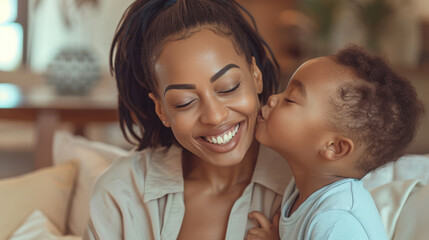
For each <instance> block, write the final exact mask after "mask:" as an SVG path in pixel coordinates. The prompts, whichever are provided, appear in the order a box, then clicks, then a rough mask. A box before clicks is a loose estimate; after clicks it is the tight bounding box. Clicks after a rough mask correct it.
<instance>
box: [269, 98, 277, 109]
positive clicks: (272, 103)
mask: <svg viewBox="0 0 429 240" xmlns="http://www.w3.org/2000/svg"><path fill="white" fill-rule="evenodd" d="M277 99H278V96H277V95H271V96H270V97H269V98H268V106H269V107H271V108H273V107H275V106H276V105H277Z"/></svg>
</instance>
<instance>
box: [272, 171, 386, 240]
mask: <svg viewBox="0 0 429 240" xmlns="http://www.w3.org/2000/svg"><path fill="white" fill-rule="evenodd" d="M298 194H299V192H298V190H297V188H296V186H295V180H294V179H293V180H292V181H291V183H290V184H289V186H288V187H287V188H286V191H285V194H284V196H283V202H282V210H281V211H282V212H281V218H280V223H279V231H280V238H281V239H288V240H308V239H321V240H322V239H323V240H327V239H329V240H331V239H339V240H344V239H347V240H351V239H359V240H364V239H368V240H384V239H387V235H386V232H385V230H384V226H383V223H382V221H381V218H380V215H379V213H378V211H377V208H376V206H375V203H374V201H373V199H372V197H371V195H370V193H369V192H368V191H367V190H366V189H365V188H364V187H363V186H362V182H361V181H359V180H356V179H351V178H347V179H343V180H340V181H337V182H334V183H332V184H330V185H328V186H325V187H323V188H321V189H319V190H317V191H316V192H314V193H313V194H311V195H310V197H309V198H308V199H307V200H305V202H304V203H302V204H301V206H299V208H298V209H297V210H296V211H295V212H293V213H292V215H291V216H290V217H287V216H288V215H289V211H290V208H291V206H292V204H293V202H294V201H295V199H296V198H297V197H298Z"/></svg>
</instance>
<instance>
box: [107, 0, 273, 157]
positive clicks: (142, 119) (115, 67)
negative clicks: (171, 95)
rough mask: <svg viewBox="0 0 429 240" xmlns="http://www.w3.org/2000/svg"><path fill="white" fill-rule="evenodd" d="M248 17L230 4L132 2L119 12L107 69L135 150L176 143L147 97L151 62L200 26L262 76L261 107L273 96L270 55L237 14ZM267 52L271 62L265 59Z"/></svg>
mask: <svg viewBox="0 0 429 240" xmlns="http://www.w3.org/2000/svg"><path fill="white" fill-rule="evenodd" d="M240 10H242V11H244V12H245V13H247V14H248V15H249V17H250V19H251V20H253V18H252V17H251V16H250V14H249V13H248V12H247V11H246V10H245V9H244V8H243V7H242V6H241V5H239V4H238V3H237V2H236V1H234V0H137V1H135V2H134V3H133V4H132V5H131V6H130V7H129V8H128V9H127V10H126V12H125V13H124V15H123V16H122V19H121V21H120V23H119V25H118V28H117V30H116V33H115V36H114V39H113V42H112V46H111V50H110V70H111V73H112V74H114V76H115V79H116V83H117V88H118V92H119V96H118V108H119V122H120V126H121V129H122V132H123V134H124V136H125V138H126V139H127V140H128V141H129V142H131V143H132V141H131V140H130V138H129V137H128V136H129V135H131V137H132V138H133V139H134V140H137V150H142V149H145V148H148V147H150V148H155V147H162V146H165V147H170V146H171V145H172V144H173V143H174V142H175V138H174V135H173V133H172V131H171V129H170V128H166V127H164V125H163V124H162V123H161V121H160V120H159V119H158V116H157V115H156V113H155V106H154V103H153V102H152V100H151V99H150V98H149V97H148V93H151V92H152V93H154V94H156V93H157V91H156V88H157V80H156V78H155V75H154V62H155V61H156V59H157V57H158V55H159V53H160V51H161V50H162V48H163V46H164V45H165V44H166V42H168V41H173V40H177V39H184V38H187V37H189V36H191V35H192V34H193V32H195V31H196V30H199V29H201V28H202V27H208V28H209V29H210V30H212V31H214V32H215V33H217V34H220V35H222V36H225V37H228V38H229V39H231V41H232V42H233V44H234V46H235V48H236V50H237V52H238V53H239V54H242V55H243V56H245V58H246V60H247V62H248V63H249V65H250V63H251V59H252V56H253V57H255V59H256V64H257V66H258V67H259V69H260V70H261V72H262V76H263V82H264V84H263V90H262V93H261V94H260V95H259V99H260V101H261V102H262V103H265V102H266V100H267V99H268V97H269V96H270V95H271V94H272V93H273V92H276V91H277V85H278V74H279V67H278V64H277V61H276V60H275V58H274V56H273V54H272V52H271V50H270V49H269V47H268V46H267V45H266V43H265V42H264V41H263V39H262V38H261V37H260V35H259V34H258V32H257V30H256V27H255V28H253V27H252V26H251V25H250V24H249V23H248V22H247V21H246V19H245V18H244V16H243V15H242V14H241V12H240ZM267 53H270V56H271V58H269V57H268V54H267Z"/></svg>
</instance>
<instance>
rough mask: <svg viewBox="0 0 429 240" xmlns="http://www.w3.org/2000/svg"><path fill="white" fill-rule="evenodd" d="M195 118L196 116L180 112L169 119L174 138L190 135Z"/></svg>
mask: <svg viewBox="0 0 429 240" xmlns="http://www.w3.org/2000/svg"><path fill="white" fill-rule="evenodd" d="M197 116H198V115H197V114H192V113H191V112H188V113H185V112H181V113H176V114H174V115H173V116H171V117H170V121H171V122H170V124H171V125H170V126H171V130H172V131H173V134H174V135H175V136H176V138H178V137H180V136H184V135H192V129H193V127H194V126H195V124H196V121H197ZM178 140H179V139H178Z"/></svg>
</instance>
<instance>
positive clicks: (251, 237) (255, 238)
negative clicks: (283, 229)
mask: <svg viewBox="0 0 429 240" xmlns="http://www.w3.org/2000/svg"><path fill="white" fill-rule="evenodd" d="M249 218H253V219H256V220H257V221H258V222H259V225H260V226H261V227H256V228H251V229H250V230H249V231H248V233H247V237H246V240H263V239H269V240H278V239H280V236H279V219H280V212H277V214H276V215H275V216H274V218H273V221H272V222H270V220H268V219H267V218H266V217H265V216H264V214H262V213H260V212H256V211H255V212H251V213H249Z"/></svg>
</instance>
